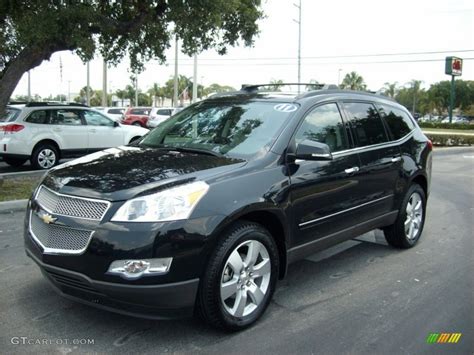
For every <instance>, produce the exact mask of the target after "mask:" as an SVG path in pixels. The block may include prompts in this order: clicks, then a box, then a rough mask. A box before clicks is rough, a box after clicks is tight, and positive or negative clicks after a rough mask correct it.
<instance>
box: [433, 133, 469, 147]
mask: <svg viewBox="0 0 474 355" xmlns="http://www.w3.org/2000/svg"><path fill="white" fill-rule="evenodd" d="M425 135H426V136H427V137H428V138H429V139H430V140H431V142H433V144H434V145H438V146H455V145H473V144H474V135H465V134H456V133H450V134H438V133H425Z"/></svg>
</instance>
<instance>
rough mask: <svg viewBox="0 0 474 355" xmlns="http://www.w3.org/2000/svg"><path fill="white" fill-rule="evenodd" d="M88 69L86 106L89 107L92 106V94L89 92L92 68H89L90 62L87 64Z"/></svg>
mask: <svg viewBox="0 0 474 355" xmlns="http://www.w3.org/2000/svg"><path fill="white" fill-rule="evenodd" d="M86 68H87V80H86V104H87V106H90V104H91V94H90V92H89V86H90V68H89V62H87V65H86Z"/></svg>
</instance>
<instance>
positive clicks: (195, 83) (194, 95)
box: [193, 54, 198, 103]
mask: <svg viewBox="0 0 474 355" xmlns="http://www.w3.org/2000/svg"><path fill="white" fill-rule="evenodd" d="M197 90H198V79H197V54H195V55H194V74H193V103H195V102H196V101H197Z"/></svg>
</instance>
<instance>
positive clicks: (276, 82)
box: [262, 79, 284, 91]
mask: <svg viewBox="0 0 474 355" xmlns="http://www.w3.org/2000/svg"><path fill="white" fill-rule="evenodd" d="M270 84H272V85H269V86H264V87H263V88H262V89H263V90H269V91H281V88H282V86H284V85H283V80H281V79H272V80H270Z"/></svg>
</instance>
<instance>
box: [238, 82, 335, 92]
mask: <svg viewBox="0 0 474 355" xmlns="http://www.w3.org/2000/svg"><path fill="white" fill-rule="evenodd" d="M289 85H296V86H308V87H311V88H314V89H313V90H331V89H338V86H337V85H334V84H319V83H269V84H242V88H241V89H240V90H241V91H258V88H260V87H265V86H275V87H277V88H278V87H280V86H289Z"/></svg>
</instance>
